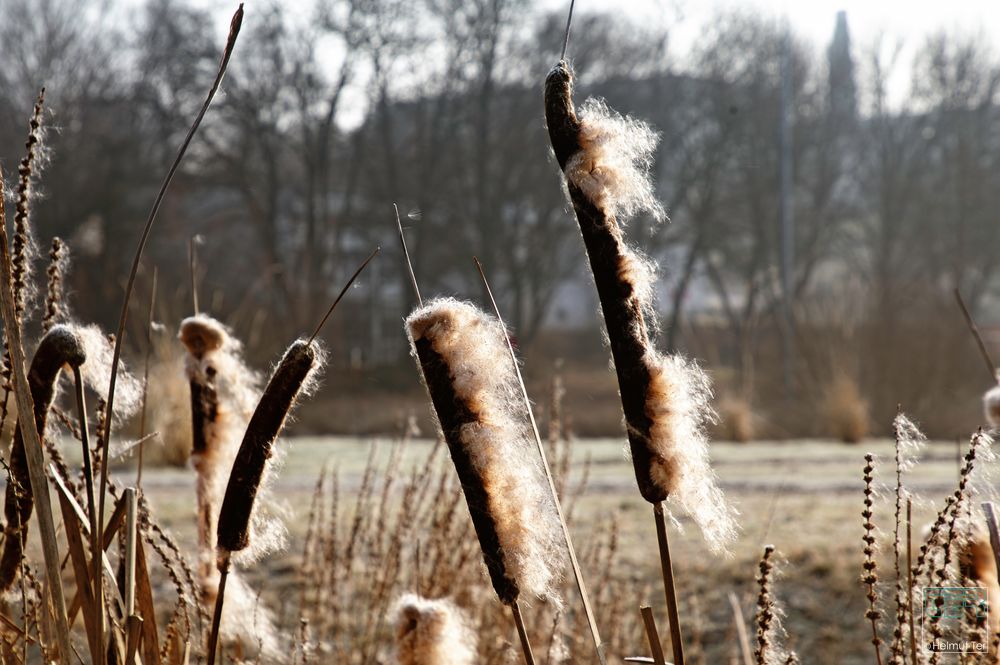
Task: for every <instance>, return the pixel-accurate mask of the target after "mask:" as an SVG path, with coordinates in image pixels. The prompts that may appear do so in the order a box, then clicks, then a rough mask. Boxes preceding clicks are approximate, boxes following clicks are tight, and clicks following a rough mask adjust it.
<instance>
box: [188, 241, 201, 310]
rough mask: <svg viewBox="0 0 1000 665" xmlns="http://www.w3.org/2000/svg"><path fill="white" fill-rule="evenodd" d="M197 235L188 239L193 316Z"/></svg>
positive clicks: (196, 267)
mask: <svg viewBox="0 0 1000 665" xmlns="http://www.w3.org/2000/svg"><path fill="white" fill-rule="evenodd" d="M197 238H198V236H197V235H193V236H191V237H190V238H188V270H189V272H190V273H191V306H192V307H193V308H194V315H195V316H198V314H199V313H200V312H199V308H198V250H197V248H196V247H195V246H196V244H197V243H196V242H195V240H196V239H197Z"/></svg>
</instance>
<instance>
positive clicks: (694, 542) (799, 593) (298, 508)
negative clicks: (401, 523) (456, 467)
mask: <svg viewBox="0 0 1000 665" xmlns="http://www.w3.org/2000/svg"><path fill="white" fill-rule="evenodd" d="M282 445H283V447H284V449H285V450H286V451H287V458H286V460H285V463H284V466H283V468H282V469H281V470H280V472H279V474H278V476H277V478H276V479H275V482H274V487H273V490H274V496H275V497H276V498H277V499H279V500H280V501H282V502H284V503H285V504H286V506H287V507H288V509H289V513H288V516H287V526H288V528H289V530H290V536H291V537H290V542H291V547H290V548H289V549H288V550H287V551H285V552H284V553H283V554H280V555H275V556H272V557H270V558H269V559H267V560H266V561H265V562H263V565H262V566H259V567H257V568H256V569H254V570H253V571H252V572H251V575H250V580H251V585H252V586H253V587H254V589H255V590H259V591H261V592H262V598H263V599H264V601H265V602H266V603H268V604H270V605H271V607H272V608H275V609H276V610H277V613H278V615H279V616H281V615H282V614H283V613H287V615H288V617H289V618H291V615H292V614H294V612H295V611H296V608H295V607H293V606H291V605H290V604H289V603H288V602H287V601H288V599H289V595H288V594H287V593H285V591H286V590H287V589H289V588H291V587H290V585H292V584H293V582H294V571H295V570H296V569H297V568H298V566H299V562H300V559H301V548H302V543H303V541H304V538H305V531H306V523H307V521H308V514H309V502H310V496H311V494H312V492H313V487H314V485H315V482H316V478H317V475H318V470H319V468H320V467H321V466H322V465H324V464H326V463H331V464H334V465H336V466H337V467H338V468H339V474H340V482H341V491H342V492H343V493H344V495H345V496H346V497H351V496H352V494H353V493H356V491H357V489H358V488H359V487H360V485H361V482H362V476H363V472H364V469H365V467H366V464H367V461H368V457H369V454H370V453H371V451H372V448H373V447H375V448H376V456H377V459H378V460H380V461H381V462H385V461H386V460H387V457H388V455H389V451H390V449H391V447H392V442H390V441H388V440H379V439H374V438H373V439H357V438H339V437H324V438H314V437H297V438H291V439H288V440H286V441H284V442H283V444H282ZM431 445H432V444H431V442H429V441H426V440H412V441H410V442H408V443H407V444H405V449H404V451H403V457H402V459H401V462H400V466H399V469H400V473H401V475H405V474H404V473H403V472H405V471H408V470H413V469H415V468H416V467H417V466H419V465H420V464H421V463H422V462H423V460H424V459H425V458H426V455H427V454H428V452H429V450H430V448H431ZM866 451H872V452H875V453H876V454H877V455H878V458H879V459H880V460H883V461H884V462H885V467H884V468H882V469H881V470H879V471H877V472H876V473H877V474H880V479H881V480H883V481H885V482H886V483H889V482H890V481H891V478H890V476H891V475H892V473H893V471H892V468H891V460H892V444H891V442H890V441H885V440H881V441H868V442H865V443H864V444H862V445H860V446H848V445H844V444H840V443H832V442H825V441H812V440H801V441H788V442H773V443H768V442H762V443H756V444H750V445H739V444H731V443H718V444H714V445H713V447H712V455H713V465H714V467H715V469H716V470H717V472H718V474H719V477H720V480H721V484H722V487H723V489H724V491H725V492H726V494H727V496H728V497H730V499H731V500H732V501H733V502H734V503H735V504H736V505H737V507H738V509H739V511H740V513H741V520H740V521H741V523H742V533H741V535H740V537H739V539H738V541H737V542H736V544H735V545H734V547H733V548H732V556H731V557H713V556H712V555H710V554H709V553H708V551H707V549H706V547H705V546H704V543H703V541H702V540H701V536H700V534H699V533H698V530H697V528H695V527H694V526H693V525H686V526H687V528H685V530H684V533H683V534H682V535H681V536H678V537H675V538H674V539H673V542H674V543H675V544H674V548H675V557H674V559H675V568H676V570H677V572H678V575H677V577H678V580H679V582H680V584H681V591H680V593H681V597H682V612H683V613H682V616H683V617H685V618H686V619H685V620H686V622H687V625H685V626H684V629H685V632H686V633H687V634H688V635H689V636H690V639H691V640H692V641H693V642H694V643H695V647H694V649H695V654H694V655H695V662H698V659H697V652H698V648H697V644H698V643H701V644H702V645H703V648H704V649H705V656H704V657H705V658H706V660H704V661H703V662H709V663H720V662H729V659H730V658H731V657H732V656H733V655H734V654H735V653H736V651H735V634H734V629H733V614H732V611H731V609H730V605H729V602H728V599H727V593H728V592H730V591H732V592H735V593H736V594H737V596H738V597H739V598H740V601H741V604H742V607H743V611H744V615H745V616H746V617H748V619H749V618H750V617H752V612H753V603H754V599H755V595H756V586H755V583H754V581H753V577H754V575H755V574H756V563H757V560H758V558H759V556H760V552H761V550H762V548H763V545H764V544H765V543H771V544H773V545H775V547H776V548H777V552H778V554H779V561H780V562H781V563H780V565H779V571H780V575H779V577H778V579H777V582H776V595H777V597H778V599H779V601H780V602H781V603H782V605H783V606H784V610H785V613H786V619H785V624H786V627H787V631H788V642H787V643H788V646H789V647H792V648H794V649H796V651H797V652H798V653H799V655H800V657H801V658H802V662H806V663H840V664H848V663H870V662H872V652H871V645H870V644H869V639H870V636H869V635H868V634H867V633H866V629H867V624H866V623H865V621H864V611H865V607H864V592H863V588H862V586H861V584H860V582H859V581H858V580H859V576H860V566H861V532H862V529H861V517H860V513H861V501H860V499H861V489H862V483H861V467H862V466H863V459H862V457H863V454H864V452H866ZM588 460H589V464H588ZM588 466H589V470H587V471H586V472H587V473H588V475H589V479H588V481H587V484H586V487H585V488H583V491H582V493H581V494H580V495H579V498H578V499H576V502H575V505H574V509H573V510H574V512H573V524H572V528H573V533H574V537H575V539H576V541H577V543H578V547H580V548H581V549H583V548H586V546H587V543H588V542H589V541H591V540H593V539H594V538H597V537H599V536H600V535H601V532H602V531H603V530H606V529H607V528H608V525H609V524H610V520H612V519H614V520H617V522H618V529H619V536H620V541H621V545H622V546H621V547H620V551H621V552H622V553H623V556H622V558H621V559H620V560H619V562H618V564H617V566H618V567H619V570H617V571H615V576H614V578H613V579H619V578H623V579H624V578H630V577H635V576H638V577H640V578H641V580H642V581H646V582H648V585H647V586H648V594H647V595H646V596H645V597H642V598H635V602H634V603H633V606H634V607H633V608H632V609H634V610H635V611H636V614H637V608H638V606H639V604H640V603H649V604H651V605H652V606H653V607H654V609H655V610H656V611H657V612H658V613H660V610H661V609H662V607H663V600H662V596H661V593H662V592H661V589H660V586H659V578H658V568H657V565H658V564H657V557H656V545H655V537H654V534H653V532H652V521H651V520H650V519H649V515H648V512H649V506H648V504H646V503H645V502H644V501H642V499H641V498H640V497H639V495H638V492H637V491H636V489H635V480H634V477H633V473H632V467H631V463H630V462H628V461H627V460H626V459H625V457H624V455H623V452H622V444H621V443H620V442H616V441H612V440H607V439H586V440H576V441H574V442H573V444H572V466H571V478H572V480H571V482H570V485H571V486H574V485H576V484H577V482H578V481H579V479H580V477H581V476H582V475H583V474H584V473H585V469H587V467H588ZM957 468H958V467H957V460H956V446H955V444H953V443H937V444H932V445H930V446H928V448H927V452H926V453H925V454H924V457H923V459H922V460H921V462H920V464H918V465H917V467H916V468H915V469H914V470H913V471H912V472H911V474H910V475H909V486H910V488H911V490H912V491H913V492H914V493H915V494H916V495H917V497H918V498H919V501H918V502H917V503H915V507H914V511H915V515H914V524H915V525H923V524H925V523H929V521H930V519H931V518H932V516H933V513H934V511H936V510H937V509H938V508H939V507H940V505H941V503H942V502H943V499H944V497H945V496H946V495H947V494H948V493H949V492H950V491H951V490H952V489H953V487H954V484H955V482H956V479H957ZM449 471H450V469H449ZM121 472H123V473H124V472H125V470H124V469H122V470H121ZM143 487H144V491H145V492H146V494H147V495H148V497H149V499H150V501H151V503H152V505H153V507H154V509H155V511H156V513H157V515H158V517H160V519H161V522H162V523H163V524H164V526H166V527H168V528H169V529H170V530H171V531H173V532H174V533H175V535H177V537H178V538H179V540H180V541H181V544H182V548H183V549H185V550H186V551H194V549H195V545H194V543H195V533H194V525H195V520H194V482H193V474H192V473H191V472H189V471H186V470H183V469H162V468H159V469H150V470H148V471H147V472H146V474H145V476H144V480H143ZM890 499H891V493H890V492H889V491H884V492H882V500H881V501H880V502H879V503H878V504H877V505H876V517H875V520H876V523H877V524H878V525H879V527H880V528H881V529H883V531H884V533H883V534H882V536H883V540H884V537H885V536H886V534H889V535H891V519H892V512H891V511H892V507H891V505H890V504H889V501H890ZM934 506H936V507H934ZM463 513H464V509H463ZM462 518H463V519H467V517H466V515H464V514H463V515H462ZM681 524H682V525H685V520H684V519H681ZM915 531H916V529H915ZM416 535H417V537H419V534H416ZM917 536H918V533H916V532H915V534H914V539H915V540H916V539H917ZM883 549H884V550H886V551H891V550H890V549H889V548H888V547H884V548H883ZM881 567H882V570H883V571H885V572H883V577H884V579H885V580H888V579H890V576H891V569H892V566H891V562H884V563H883V564H881ZM584 573H585V575H587V578H588V579H589V580H592V581H591V582H590V584H591V585H592V586H594V587H596V588H595V591H597V590H599V589H600V588H601V585H602V583H604V584H613V583H614V582H613V580H612V581H611V582H607V581H603V580H602V581H601V582H598V580H599V579H600V578H599V577H598V575H597V571H588V570H586V567H585V570H584ZM483 576H485V572H484V573H483ZM695 580H704V582H702V583H700V584H702V585H703V586H701V587H700V588H697V589H695V588H691V587H690V584H691V582H692V581H695ZM399 591H404V589H398V590H397V592H399ZM887 591H888V590H887ZM283 602H285V606H284V607H283V606H282V603H283ZM575 602H576V601H575V599H573V598H571V599H570V603H571V605H572V604H573V603H575ZM658 620H659V622H660V623H661V626H666V617H665V616H662V617H660V616H658ZM289 623H294V620H292V621H290V622H289ZM510 640H511V644H512V646H511V653H512V655H516V653H515V652H514V650H513V649H514V648H515V645H516V637H515V636H514V635H513V634H511V635H510ZM388 645H389V643H388V640H387V642H386V648H387V649H388ZM641 648H642V645H641V644H638V643H637V644H636V650H637V651H638V650H640V649H641ZM385 655H386V656H387V655H388V651H386V654H385ZM621 655H629V654H621ZM638 655H647V654H638Z"/></svg>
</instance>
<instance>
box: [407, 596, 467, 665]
mask: <svg viewBox="0 0 1000 665" xmlns="http://www.w3.org/2000/svg"><path fill="white" fill-rule="evenodd" d="M392 621H393V623H394V624H395V626H396V657H397V660H398V663H399V665H472V664H473V663H475V662H476V634H475V633H474V632H472V630H471V628H470V627H469V622H468V619H467V618H466V616H465V613H464V612H462V610H461V609H459V608H458V607H457V606H456V605H455V604H454V603H452V602H451V601H449V600H446V599H433V600H432V599H428V598H423V597H421V596H418V595H416V594H413V593H407V594H404V595H403V596H402V597H401V598H400V599H399V600H398V601H396V605H395V607H394V608H393V610H392Z"/></svg>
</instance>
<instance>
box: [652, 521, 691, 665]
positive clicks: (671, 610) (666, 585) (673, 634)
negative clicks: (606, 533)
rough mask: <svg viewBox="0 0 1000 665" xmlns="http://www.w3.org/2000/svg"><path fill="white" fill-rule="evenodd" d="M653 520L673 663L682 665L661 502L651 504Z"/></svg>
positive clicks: (671, 570) (682, 654)
mask: <svg viewBox="0 0 1000 665" xmlns="http://www.w3.org/2000/svg"><path fill="white" fill-rule="evenodd" d="M653 521H654V522H655V523H656V542H657V544H658V545H659V548H660V569H661V571H662V572H663V592H664V594H665V596H666V599H667V618H669V619H670V643H671V644H672V645H673V650H674V665H684V642H683V638H682V637H681V623H680V613H679V612H678V611H677V589H676V588H675V586H674V569H673V564H672V563H671V561H670V543H669V541H668V540H667V523H666V520H665V519H664V516H663V503H662V502H660V503H654V504H653Z"/></svg>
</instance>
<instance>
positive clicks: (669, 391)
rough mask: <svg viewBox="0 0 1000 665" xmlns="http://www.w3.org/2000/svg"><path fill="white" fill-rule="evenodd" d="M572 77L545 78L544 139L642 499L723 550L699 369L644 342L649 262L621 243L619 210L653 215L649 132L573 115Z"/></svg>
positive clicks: (594, 110)
mask: <svg viewBox="0 0 1000 665" xmlns="http://www.w3.org/2000/svg"><path fill="white" fill-rule="evenodd" d="M572 81H573V76H572V73H571V72H570V70H569V66H568V65H567V64H566V63H565V62H560V63H559V64H558V65H557V66H556V67H555V68H554V69H553V70H552V71H551V72H550V73H549V75H548V77H547V78H546V81H545V117H546V124H547V125H548V130H549V137H550V139H551V142H552V147H553V150H554V152H555V155H556V160H557V161H558V163H559V166H560V167H561V168H562V169H563V171H564V175H565V176H566V184H567V189H568V190H569V195H570V199H571V200H572V202H573V208H574V210H575V212H576V217H577V221H578V222H579V225H580V231H581V234H582V235H583V241H584V245H585V246H586V249H587V255H588V258H589V260H590V267H591V272H592V273H593V275H594V283H595V286H596V287H597V294H598V298H599V300H600V303H601V310H602V312H603V314H604V322H605V327H606V330H607V338H608V343H609V346H610V347H611V355H612V357H613V359H614V365H615V371H616V373H617V375H618V388H619V391H620V393H621V400H622V411H623V414H624V416H625V426H626V430H627V433H628V439H629V449H630V453H631V456H632V464H633V467H634V470H635V476H636V481H637V484H638V486H639V492H640V493H641V494H642V497H643V498H644V499H646V500H647V501H649V502H650V503H660V502H662V501H664V500H666V499H667V498H668V497H669V498H671V499H672V500H673V501H674V502H676V503H677V504H678V505H680V506H681V507H682V508H683V509H684V510H685V511H687V512H688V513H689V514H690V515H691V516H692V517H693V518H694V520H695V522H697V524H698V525H699V527H700V528H701V530H702V532H703V533H704V534H705V538H706V540H707V541H708V543H709V545H710V546H711V547H712V548H713V549H715V550H722V549H724V548H725V546H726V544H727V543H728V542H729V541H730V540H731V539H732V538H733V537H734V535H735V532H736V521H735V511H734V510H733V509H732V508H731V507H730V506H729V505H728V503H727V502H726V501H725V497H724V496H723V494H722V492H721V490H720V489H719V487H718V483H717V481H716V478H715V475H714V473H713V471H712V469H711V465H710V463H709V456H708V438H707V435H706V431H705V430H706V425H708V424H709V423H711V422H714V419H715V414H714V411H713V410H712V408H711V406H710V402H711V397H712V392H711V387H710V382H709V380H708V377H707V376H706V375H705V373H704V372H703V371H702V370H701V369H700V368H699V367H698V366H697V365H696V364H695V363H692V362H690V361H688V360H686V359H685V358H683V357H681V356H679V355H670V356H664V355H663V354H661V353H659V352H658V351H657V350H656V349H655V347H654V344H653V342H652V339H651V334H650V333H651V330H650V328H651V327H653V326H651V325H650V324H649V323H647V321H654V322H655V316H651V314H652V311H653V308H652V294H653V286H652V285H653V282H654V269H653V265H652V262H650V261H649V260H647V259H645V258H643V257H642V256H640V255H639V254H638V253H637V252H636V251H635V250H633V249H632V248H630V247H629V246H628V245H627V244H626V243H625V241H624V238H623V234H622V229H621V227H620V225H619V219H618V216H619V215H621V216H629V215H633V214H635V213H638V212H640V211H643V210H645V211H647V212H650V213H651V214H652V215H653V216H654V217H661V216H662V209H661V208H660V206H659V204H658V203H657V202H656V199H655V196H654V195H653V186H652V183H651V181H650V178H649V166H650V160H651V155H652V153H653V149H654V148H655V145H656V133H655V132H653V131H652V130H650V129H649V128H648V127H646V126H645V125H643V124H641V123H639V122H637V121H634V120H627V119H624V118H621V117H620V116H618V115H616V114H613V113H611V112H610V111H609V110H608V109H607V107H606V106H605V105H604V104H603V103H600V102H588V103H586V104H584V106H583V107H581V109H580V113H579V115H578V114H577V110H576V109H575V107H574V105H573V100H572V89H573V87H572Z"/></svg>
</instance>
